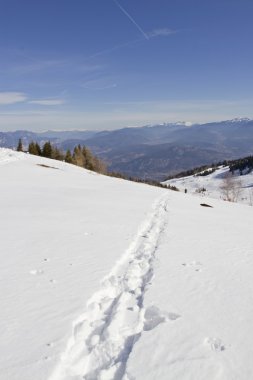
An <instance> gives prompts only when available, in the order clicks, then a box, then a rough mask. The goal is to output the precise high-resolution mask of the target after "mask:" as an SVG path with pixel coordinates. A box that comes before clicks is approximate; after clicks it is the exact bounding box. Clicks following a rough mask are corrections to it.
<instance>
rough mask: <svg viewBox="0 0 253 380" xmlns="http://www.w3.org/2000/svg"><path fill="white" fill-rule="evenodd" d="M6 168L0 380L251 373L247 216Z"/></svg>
mask: <svg viewBox="0 0 253 380" xmlns="http://www.w3.org/2000/svg"><path fill="white" fill-rule="evenodd" d="M10 154H11V157H10V158H11V161H10V159H8V157H9V155H10ZM3 160H4V161H5V164H4V165H3V164H2V165H1V166H0V178H1V197H0V209H1V214H0V227H1V228H0V231H1V240H0V241H1V263H2V265H1V276H0V279H1V280H0V281H1V288H0V289H1V290H0V301H1V309H0V320H1V324H0V330H1V341H0V352H1V356H0V379H3V380H20V379H22V380H23V379H25V380H34V379H36V380H42V379H43V380H45V379H47V380H72V379H75V380H77V379H80V380H81V379H86V380H91V379H92V380H95V379H98V380H99V379H100V380H105V379H107V380H109V379H110V380H120V379H124V380H129V379H130V380H132V379H136V380H151V379H159V380H160V379H161V380H175V379H180V380H181V379H182V380H184V379H185V380H186V379H187V380H202V379H205V380H213V379H226V380H231V379H236V380H237V379H242V380H246V379H247V380H248V379H250V378H251V377H252V373H253V363H252V360H251V356H252V354H253V353H252V352H251V351H252V345H251V341H252V338H253V325H252V318H253V303H252V294H253V280H252V270H251V268H252V264H253V258H252V249H253V237H252V234H251V227H250V226H251V220H252V208H251V207H248V206H244V205H238V204H230V203H227V202H222V201H219V200H208V203H210V204H211V205H212V206H213V208H208V207H201V206H200V203H201V202H202V201H203V199H202V198H198V197H191V196H188V195H185V194H181V193H176V192H173V191H170V190H163V189H159V188H154V187H150V186H146V185H143V184H137V183H131V182H127V181H123V180H119V179H113V178H108V177H104V176H101V175H97V174H94V173H91V172H88V171H86V170H84V169H80V168H77V167H74V166H71V165H68V164H65V163H61V162H58V161H53V160H47V159H43V158H39V157H35V156H29V155H25V154H22V153H15V152H13V153H10V151H6V150H1V149H0V161H1V162H3ZM41 165H43V166H41Z"/></svg>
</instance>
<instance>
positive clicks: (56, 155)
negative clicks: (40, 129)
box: [17, 139, 179, 191]
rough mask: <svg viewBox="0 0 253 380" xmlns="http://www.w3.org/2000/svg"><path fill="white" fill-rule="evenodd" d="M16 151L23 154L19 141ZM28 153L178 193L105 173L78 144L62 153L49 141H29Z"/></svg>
mask: <svg viewBox="0 0 253 380" xmlns="http://www.w3.org/2000/svg"><path fill="white" fill-rule="evenodd" d="M17 151H19V152H23V151H24V149H23V144H22V140H21V139H19V142H18V145H17ZM28 153H29V154H33V155H35V156H41V157H46V158H52V159H54V160H59V161H65V162H67V163H69V164H73V165H77V166H80V167H82V168H85V169H88V170H92V171H95V172H97V173H101V174H105V175H107V176H109V177H116V178H121V179H124V180H127V181H132V182H138V183H144V184H146V185H151V186H157V187H161V188H164V189H169V190H174V191H179V189H178V188H177V187H176V186H173V185H163V184H161V183H160V182H158V181H154V180H148V179H140V178H135V177H129V176H127V175H124V174H122V173H118V172H110V171H107V167H106V164H105V163H104V162H103V161H102V160H100V159H99V158H98V157H96V156H94V155H93V154H92V152H91V151H90V149H89V148H87V147H86V146H81V145H80V144H79V145H77V146H75V147H74V149H73V151H71V150H70V149H68V150H67V151H66V152H65V153H64V152H62V151H61V150H60V149H58V148H57V147H55V146H53V145H52V144H51V143H50V141H47V142H45V143H44V144H43V145H42V146H40V145H39V144H38V143H37V142H34V141H31V142H30V144H29V145H28Z"/></svg>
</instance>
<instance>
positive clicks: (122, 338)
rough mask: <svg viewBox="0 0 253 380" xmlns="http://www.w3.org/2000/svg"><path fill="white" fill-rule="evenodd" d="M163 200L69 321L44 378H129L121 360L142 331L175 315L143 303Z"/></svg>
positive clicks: (162, 217)
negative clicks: (62, 348)
mask: <svg viewBox="0 0 253 380" xmlns="http://www.w3.org/2000/svg"><path fill="white" fill-rule="evenodd" d="M167 202H168V195H167V194H166V196H163V197H162V198H160V199H159V200H158V201H157V202H156V204H155V206H154V211H153V214H152V216H151V218H150V219H149V220H148V221H147V222H146V223H145V225H144V226H143V228H142V229H141V230H140V231H139V233H138V234H137V237H136V238H135V239H134V241H133V242H132V244H131V245H130V247H129V248H128V250H127V252H126V254H125V255H124V256H123V257H122V259H121V260H120V261H119V262H118V263H117V264H116V265H115V267H114V268H113V270H112V271H111V273H110V274H109V275H108V276H107V277H106V278H105V279H104V280H103V281H102V284H101V285H102V286H101V289H100V290H99V291H97V292H95V293H94V294H93V296H92V297H91V298H90V299H89V301H88V302H87V310H86V312H85V313H84V314H82V315H81V316H80V317H79V318H78V319H77V320H75V321H74V323H73V330H72V335H71V337H70V339H69V341H68V343H67V347H66V349H65V352H64V353H63V354H62V355H61V358H60V362H59V364H58V365H57V367H56V368H55V370H54V371H53V373H52V374H51V376H50V377H49V380H70V379H72V380H78V379H86V380H109V379H110V380H130V379H131V375H130V374H129V375H128V374H127V372H126V365H127V361H128V358H129V355H130V354H131V351H132V349H133V346H134V344H135V343H136V342H137V340H138V339H139V338H140V336H141V334H142V332H143V331H149V330H152V329H153V328H155V327H156V326H157V325H158V324H160V323H162V322H165V321H168V320H172V321H173V320H176V319H177V318H179V317H180V316H179V315H177V314H175V313H162V312H161V311H160V310H159V309H158V308H157V307H155V306H153V305H152V306H150V307H148V308H146V309H145V307H144V295H145V292H146V290H147V288H148V286H149V285H150V282H151V280H152V277H153V271H154V260H155V253H156V250H157V247H158V245H159V239H160V237H161V234H162V233H163V230H164V227H165V223H166V213H167Z"/></svg>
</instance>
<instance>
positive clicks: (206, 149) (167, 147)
mask: <svg viewBox="0 0 253 380" xmlns="http://www.w3.org/2000/svg"><path fill="white" fill-rule="evenodd" d="M19 138H22V141H23V144H24V146H27V145H28V143H29V142H30V141H32V140H34V141H37V142H38V143H40V144H43V143H44V142H45V141H47V140H50V141H51V142H52V143H53V144H55V145H56V146H58V147H59V148H61V149H63V150H67V149H73V147H74V146H75V145H77V144H81V145H86V146H88V147H89V148H90V149H91V150H92V151H93V152H94V153H95V154H96V155H97V156H99V157H100V158H102V159H103V160H104V161H105V162H106V163H107V165H108V169H109V170H110V171H117V172H121V173H124V174H126V175H128V176H134V177H139V178H145V179H147V178H148V179H156V180H163V179H165V178H166V177H167V176H168V175H172V174H175V173H177V172H179V171H182V170H187V169H189V168H192V167H194V166H198V165H205V164H210V163H212V162H219V161H223V160H227V159H234V158H238V157H242V156H246V155H250V154H252V147H253V120H251V119H248V118H237V119H233V120H226V121H220V122H212V123H205V124H193V125H191V126H189V124H188V123H181V122H178V123H165V124H159V125H148V126H143V127H135V128H130V127H127V128H122V129H117V130H112V131H46V132H41V133H36V132H30V131H25V130H24V131H15V132H0V146H2V147H6V148H10V147H15V146H16V145H17V142H18V139H19Z"/></svg>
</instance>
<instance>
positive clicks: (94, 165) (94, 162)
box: [17, 139, 106, 174]
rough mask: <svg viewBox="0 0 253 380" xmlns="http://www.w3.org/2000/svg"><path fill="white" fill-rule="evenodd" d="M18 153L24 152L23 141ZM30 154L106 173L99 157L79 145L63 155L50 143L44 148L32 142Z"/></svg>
mask: <svg viewBox="0 0 253 380" xmlns="http://www.w3.org/2000/svg"><path fill="white" fill-rule="evenodd" d="M17 151H19V152H21V151H23V144H22V140H21V139H20V140H19V142H18V146H17ZM28 152H29V153H30V154H33V155H35V156H41V157H47V158H52V159H54V160H59V161H65V162H68V163H70V164H73V165H77V166H80V167H82V168H85V169H88V170H92V171H95V172H98V173H103V174H105V173H106V165H105V163H104V162H103V161H101V160H100V159H99V158H98V157H96V156H94V155H93V154H92V153H91V151H90V150H89V149H88V148H87V147H85V146H81V145H77V146H76V147H75V148H74V150H73V152H71V151H70V150H67V152H66V153H63V152H62V151H61V150H60V149H58V148H57V147H55V146H53V145H52V144H51V143H50V141H47V142H45V143H44V144H43V145H42V146H40V145H39V144H38V143H37V142H34V141H31V142H30V144H29V146H28Z"/></svg>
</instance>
